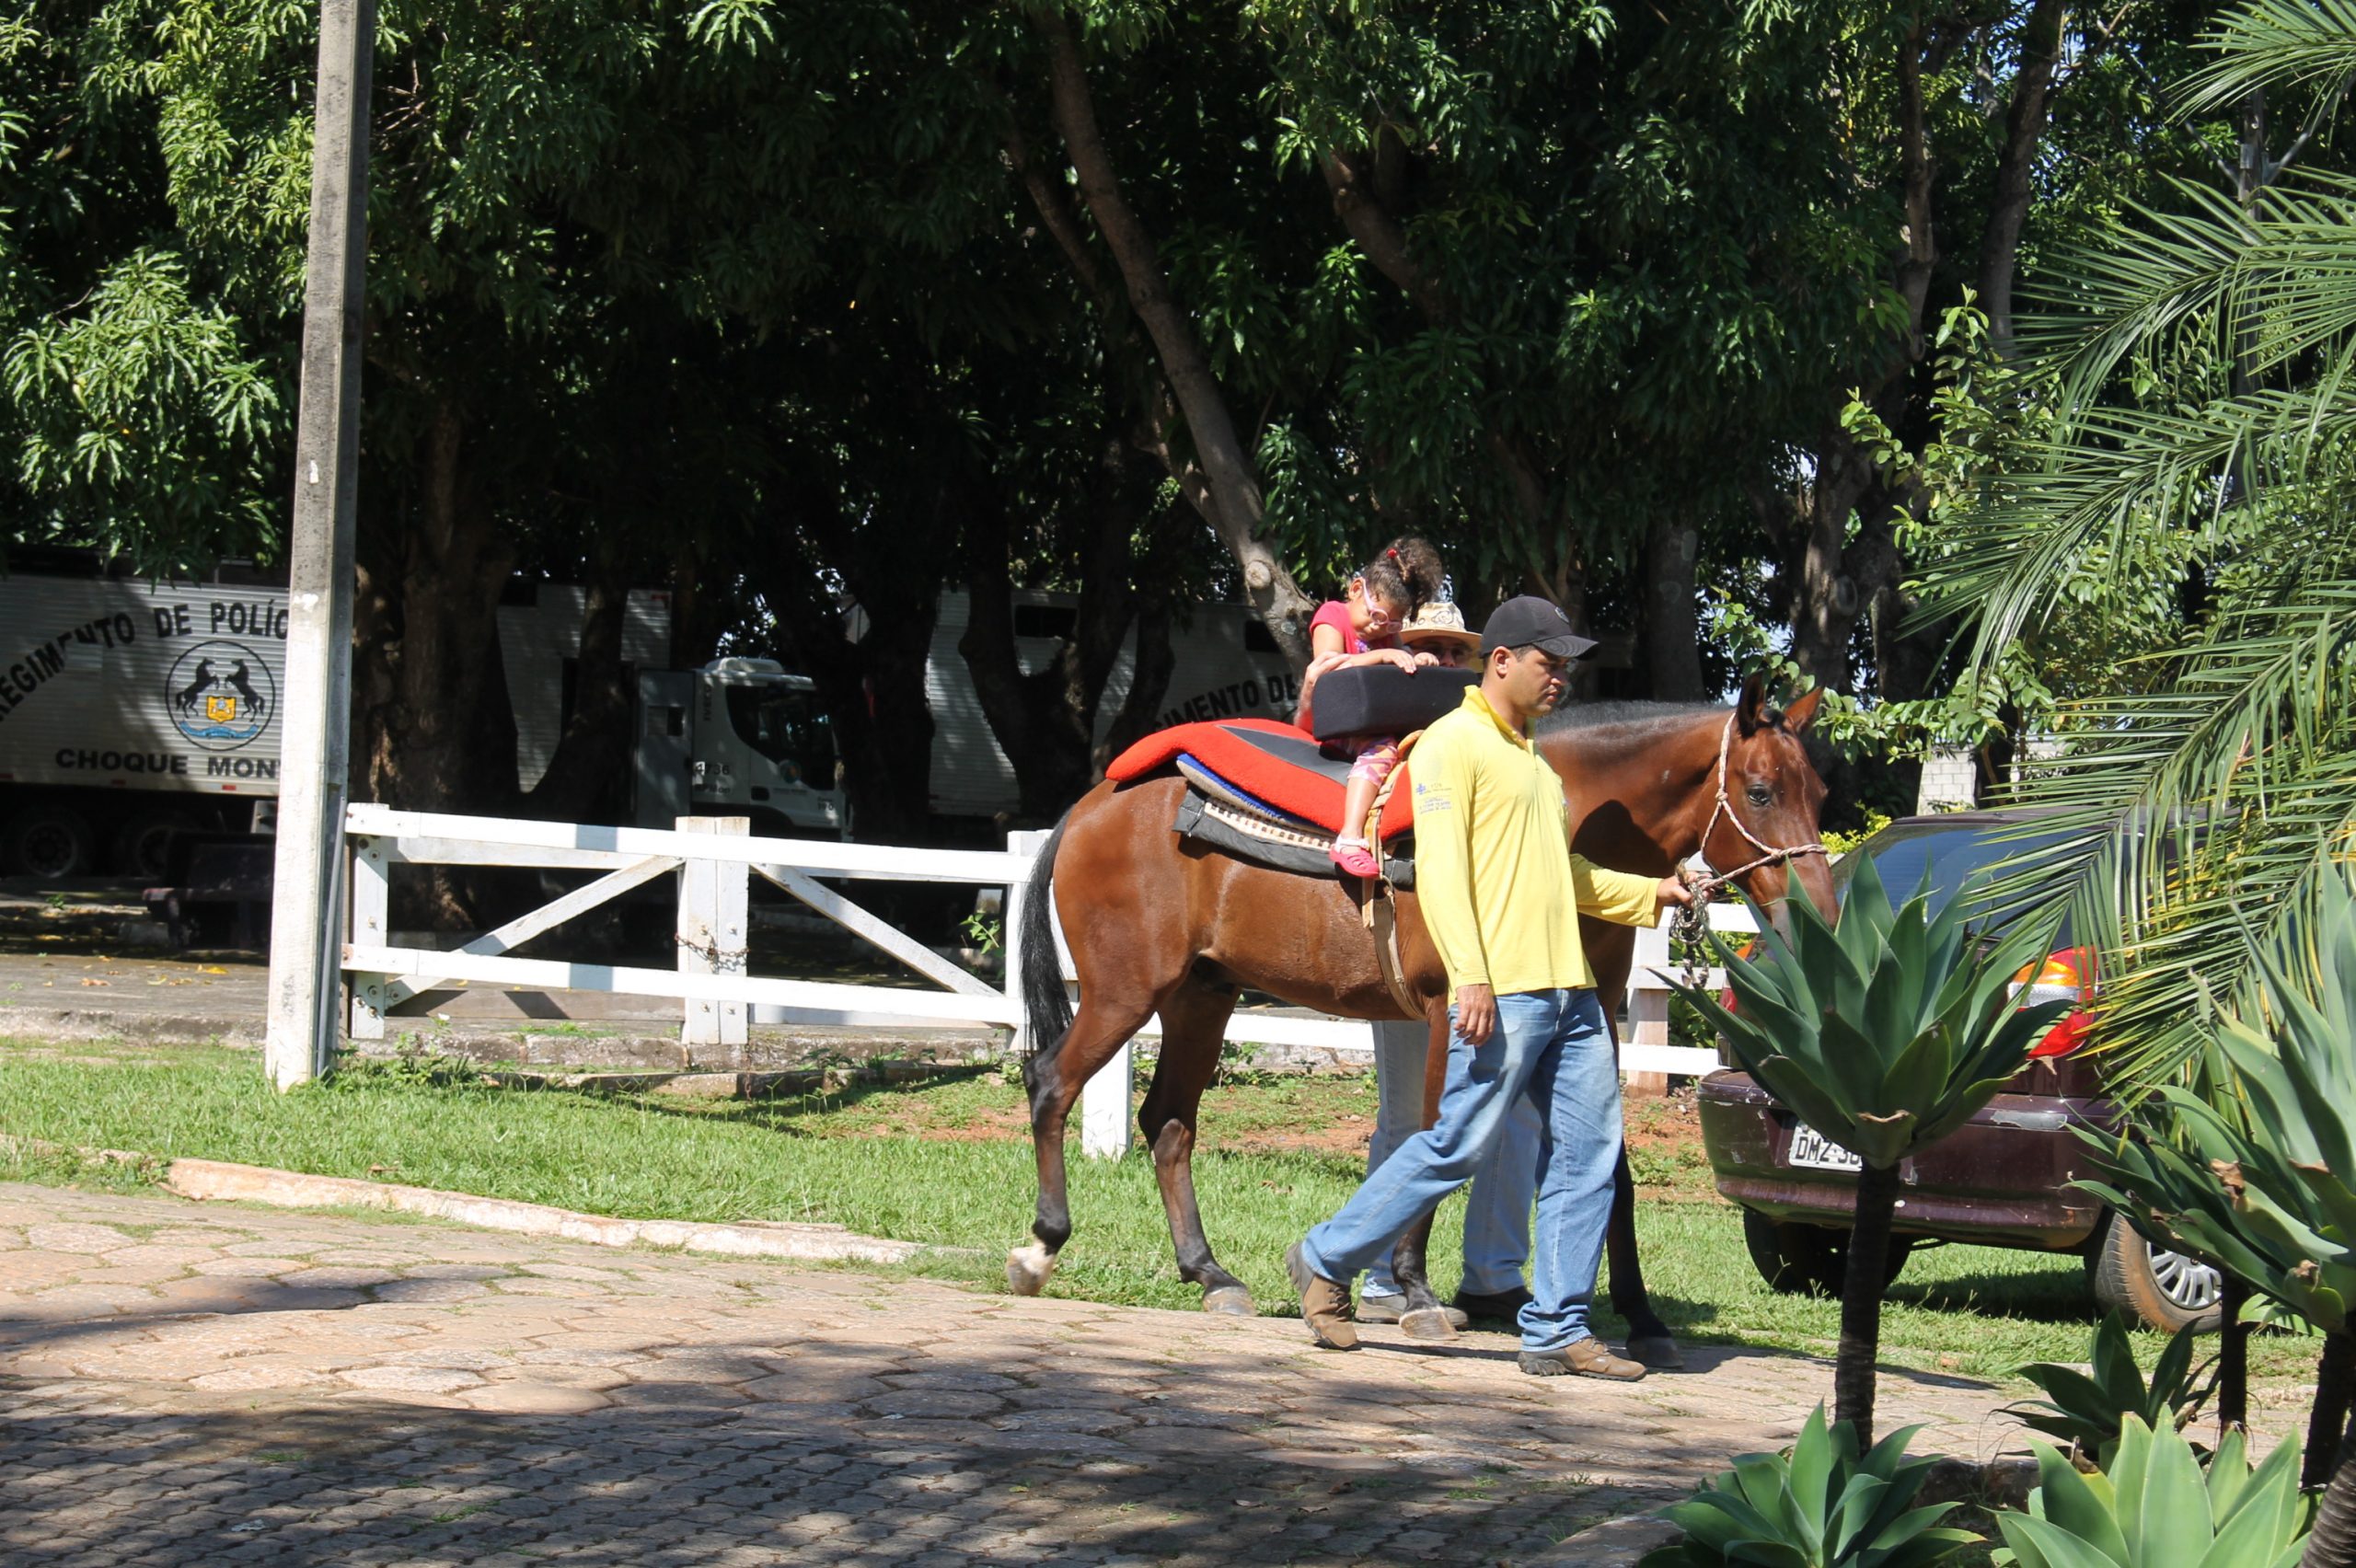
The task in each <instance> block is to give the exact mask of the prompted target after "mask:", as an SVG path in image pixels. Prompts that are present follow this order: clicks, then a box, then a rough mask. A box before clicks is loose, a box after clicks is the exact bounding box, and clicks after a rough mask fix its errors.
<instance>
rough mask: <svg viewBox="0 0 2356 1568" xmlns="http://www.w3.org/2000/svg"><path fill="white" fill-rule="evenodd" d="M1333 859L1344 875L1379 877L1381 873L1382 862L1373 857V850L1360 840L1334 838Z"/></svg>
mask: <svg viewBox="0 0 2356 1568" xmlns="http://www.w3.org/2000/svg"><path fill="white" fill-rule="evenodd" d="M1333 859H1334V865H1336V866H1338V867H1340V868H1341V871H1342V874H1343V875H1344V876H1345V877H1379V876H1380V875H1381V874H1382V862H1381V861H1380V860H1378V859H1375V858H1374V851H1373V850H1372V849H1370V848H1369V847H1367V846H1366V845H1365V843H1363V842H1362V841H1357V840H1352V839H1347V838H1336V839H1335V840H1334V851H1333Z"/></svg>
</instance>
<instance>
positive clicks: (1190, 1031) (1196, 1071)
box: [1138, 982, 1253, 1318]
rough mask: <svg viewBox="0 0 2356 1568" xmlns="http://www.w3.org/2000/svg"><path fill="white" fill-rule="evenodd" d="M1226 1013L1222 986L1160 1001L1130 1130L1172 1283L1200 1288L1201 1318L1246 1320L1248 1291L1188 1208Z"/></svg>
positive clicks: (1195, 988) (1182, 990)
mask: <svg viewBox="0 0 2356 1568" xmlns="http://www.w3.org/2000/svg"><path fill="white" fill-rule="evenodd" d="M1234 1010H1235V992H1234V990H1233V988H1232V987H1228V986H1205V985H1199V984H1195V983H1194V982H1188V983H1186V984H1184V985H1182V986H1179V987H1178V988H1177V990H1175V991H1174V992H1172V993H1171V995H1169V996H1168V997H1164V998H1163V999H1162V1003H1161V1030H1162V1033H1161V1058H1160V1059H1159V1060H1158V1061H1156V1062H1155V1064H1154V1068H1153V1081H1152V1082H1151V1083H1149V1084H1148V1085H1147V1086H1146V1091H1145V1101H1144V1103H1142V1104H1141V1105H1139V1106H1138V1129H1139V1130H1140V1131H1142V1132H1143V1133H1144V1134H1145V1136H1146V1140H1147V1142H1149V1144H1151V1145H1152V1146H1153V1175H1154V1181H1155V1182H1156V1184H1157V1185H1159V1186H1160V1187H1161V1207H1162V1211H1163V1212H1164V1213H1165V1214H1166V1215H1168V1216H1169V1218H1170V1243H1171V1246H1172V1248H1173V1249H1174V1250H1175V1251H1176V1252H1177V1254H1178V1275H1179V1277H1180V1278H1182V1279H1184V1280H1189V1281H1191V1282H1193V1283H1194V1284H1195V1285H1199V1286H1202V1287H1203V1310H1204V1311H1206V1312H1221V1313H1229V1314H1232V1315H1233V1316H1236V1317H1239V1318H1249V1317H1251V1316H1252V1314H1253V1303H1252V1292H1251V1289H1250V1287H1248V1286H1245V1285H1244V1283H1243V1282H1242V1280H1240V1279H1238V1278H1236V1277H1235V1276H1234V1275H1233V1274H1230V1273H1228V1272H1227V1270H1225V1269H1224V1268H1221V1267H1220V1266H1219V1262H1218V1259H1217V1258H1215V1257H1213V1256H1212V1255H1211V1243H1210V1238H1209V1237H1207V1236H1206V1235H1205V1234H1204V1233H1203V1215H1202V1209H1201V1208H1200V1206H1199V1205H1197V1204H1196V1203H1195V1125H1196V1120H1195V1119H1196V1117H1197V1115H1198V1114H1199V1113H1200V1111H1201V1109H1202V1103H1203V1090H1206V1089H1207V1088H1208V1087H1209V1086H1210V1081H1211V1076H1212V1075H1213V1074H1214V1073H1216V1072H1217V1071H1218V1052H1219V1045H1220V1043H1221V1042H1223V1041H1224V1040H1225V1039H1226V1038H1227V1020H1228V1016H1229V1015H1230V1013H1232V1012H1234Z"/></svg>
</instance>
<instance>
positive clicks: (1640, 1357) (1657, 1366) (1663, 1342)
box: [1628, 1334, 1685, 1372]
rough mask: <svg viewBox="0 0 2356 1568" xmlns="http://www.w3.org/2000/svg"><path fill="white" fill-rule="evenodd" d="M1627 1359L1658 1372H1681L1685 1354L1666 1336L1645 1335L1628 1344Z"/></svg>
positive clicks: (1683, 1366)
mask: <svg viewBox="0 0 2356 1568" xmlns="http://www.w3.org/2000/svg"><path fill="white" fill-rule="evenodd" d="M1628 1359H1629V1360H1631V1361H1634V1362H1637V1363H1639V1364H1640V1365H1643V1366H1649V1367H1652V1368H1653V1369H1654V1370H1655V1371H1658V1372H1681V1371H1683V1370H1684V1369H1685V1353H1684V1352H1683V1351H1681V1350H1680V1349H1678V1348H1677V1342H1676V1341H1675V1340H1673V1339H1671V1338H1669V1336H1668V1335H1667V1334H1646V1336H1645V1337H1644V1338H1642V1339H1632V1340H1630V1341H1629V1342H1628Z"/></svg>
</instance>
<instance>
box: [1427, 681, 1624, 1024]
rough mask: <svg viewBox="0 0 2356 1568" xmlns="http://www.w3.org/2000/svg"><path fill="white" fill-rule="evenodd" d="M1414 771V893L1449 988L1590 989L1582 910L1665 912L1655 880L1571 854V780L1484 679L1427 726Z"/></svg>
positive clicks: (1611, 915) (1618, 916) (1501, 991)
mask: <svg viewBox="0 0 2356 1568" xmlns="http://www.w3.org/2000/svg"><path fill="white" fill-rule="evenodd" d="M1413 767H1414V771H1415V896H1416V901H1417V903H1418V904H1420V905H1422V908H1423V915H1424V924H1425V925H1426V927H1428V928H1430V930H1431V934H1432V941H1433V943H1434V944H1435V945H1436V946H1437V947H1438V949H1439V956H1440V962H1441V963H1444V964H1446V965H1447V967H1448V984H1449V990H1450V991H1454V990H1457V989H1459V988H1461V987H1462V986H1482V985H1485V986H1489V987H1490V988H1491V989H1492V990H1494V991H1496V993H1497V994H1498V995H1500V996H1504V995H1508V994H1510V993H1513V992H1517V991H1548V990H1556V989H1571V990H1576V989H1584V988H1589V987H1592V986H1594V985H1595V971H1594V970H1593V969H1591V968H1590V967H1588V962H1587V953H1586V951H1585V950H1584V949H1582V948H1581V947H1580V945H1579V920H1578V917H1579V916H1580V915H1581V914H1588V915H1593V916H1596V917H1600V918H1601V919H1605V920H1613V921H1617V922H1618V923H1620V924H1621V925H1623V926H1649V925H1651V924H1652V923H1653V921H1654V919H1655V918H1656V917H1657V913H1658V904H1657V895H1656V890H1657V887H1658V886H1659V883H1658V882H1657V881H1656V880H1655V879H1653V878H1651V877H1643V876H1636V875H1634V874H1633V873H1630V872H1627V871H1608V870H1604V869H1603V868H1601V867H1600V866H1597V865H1595V864H1593V863H1592V862H1590V861H1589V860H1588V859H1587V858H1586V857H1584V856H1581V855H1575V854H1573V853H1571V842H1570V836H1571V824H1570V812H1569V810H1568V808H1567V807H1566V806H1565V803H1564V801H1563V781H1562V780H1561V779H1560V778H1557V777H1556V776H1555V773H1554V770H1553V768H1552V767H1549V766H1548V765H1547V763H1546V759H1545V758H1543V757H1542V756H1540V755H1538V749H1537V747H1535V746H1534V745H1532V744H1530V737H1528V736H1527V735H1524V734H1522V733H1521V732H1519V731H1518V730H1516V729H1514V728H1513V727H1512V726H1511V725H1509V724H1507V722H1506V721H1504V720H1503V719H1500V718H1499V717H1498V716H1497V713H1496V709H1493V708H1491V707H1490V706H1489V704H1488V702H1487V700H1486V699H1485V698H1483V697H1482V695H1481V691H1480V688H1479V687H1478V686H1475V687H1473V688H1472V690H1470V691H1468V692H1466V693H1465V694H1464V705H1463V706H1462V707H1461V708H1459V709H1457V710H1456V711H1455V712H1453V713H1450V714H1449V715H1447V716H1446V717H1444V718H1442V719H1439V720H1438V721H1435V722H1434V723H1433V724H1432V726H1431V727H1430V728H1429V729H1427V730H1426V731H1425V732H1424V738H1423V739H1422V740H1421V741H1419V742H1417V743H1416V744H1415V754H1414V763H1413Z"/></svg>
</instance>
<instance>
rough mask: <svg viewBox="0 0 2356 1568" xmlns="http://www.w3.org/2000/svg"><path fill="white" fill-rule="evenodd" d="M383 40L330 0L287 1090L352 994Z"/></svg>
mask: <svg viewBox="0 0 2356 1568" xmlns="http://www.w3.org/2000/svg"><path fill="white" fill-rule="evenodd" d="M375 39H376V6H375V0H320V4H319V75H318V130H317V132H316V133H315V138H314V142H313V145H312V150H311V248H310V259H309V263H308V270H307V271H306V281H305V285H304V294H303V385H302V393H301V398H302V400H301V403H300V405H299V407H298V409H297V410H296V413H295V516H294V535H293V539H292V541H291V544H292V548H291V550H290V552H289V563H288V566H289V570H288V582H287V594H286V606H287V622H286V706H285V710H284V713H283V724H282V727H281V739H280V744H279V759H280V761H279V780H278V859H277V881H276V892H275V894H274V898H273V902H272V905H271V923H270V1020H269V1032H268V1033H267V1034H266V1035H265V1036H264V1044H263V1050H262V1059H263V1065H264V1066H266V1067H267V1068H268V1070H269V1073H270V1081H271V1083H272V1084H273V1085H275V1086H276V1087H278V1088H280V1089H290V1088H292V1087H294V1086H295V1084H298V1083H306V1082H308V1081H310V1080H311V1079H312V1078H317V1077H318V1076H319V1075H320V1074H321V1073H322V1072H324V1071H325V1070H326V1069H327V1067H328V1065H329V1059H330V1055H329V1054H330V1052H331V1051H332V1050H333V1048H334V1041H335V1039H336V1036H337V1024H338V1019H337V1016H336V1015H337V1011H338V1003H339V1001H340V999H341V963H342V958H343V951H342V946H343V807H344V801H345V798H346V795H347V793H348V783H347V779H346V774H347V772H348V770H349V767H350V763H351V751H352V739H351V732H352V722H351V715H352V536H353V534H354V532H355V513H356V511H357V508H358V506H359V499H360V473H359V469H360V329H361V317H362V315H363V313H364V308H365V305H366V290H365V282H366V275H367V254H368V76H369V66H370V57H371V53H372V52H373V50H374V48H375Z"/></svg>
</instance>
